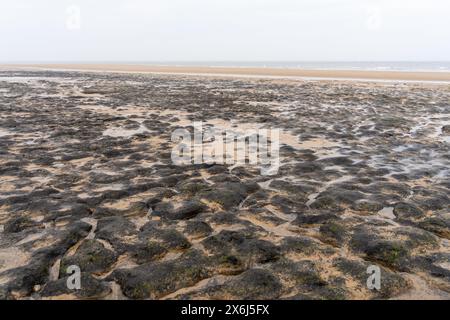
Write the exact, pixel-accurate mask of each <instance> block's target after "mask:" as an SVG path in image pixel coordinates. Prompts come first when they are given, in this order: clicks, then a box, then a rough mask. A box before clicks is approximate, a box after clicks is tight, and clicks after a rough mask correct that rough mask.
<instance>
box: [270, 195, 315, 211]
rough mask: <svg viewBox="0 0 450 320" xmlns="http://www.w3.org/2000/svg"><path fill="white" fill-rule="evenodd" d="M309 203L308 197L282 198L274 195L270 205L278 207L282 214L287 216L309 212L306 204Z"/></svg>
mask: <svg viewBox="0 0 450 320" xmlns="http://www.w3.org/2000/svg"><path fill="white" fill-rule="evenodd" d="M306 202H307V198H306V197H301V196H291V197H290V196H282V195H278V194H277V195H274V196H273V197H272V198H271V199H270V204H272V205H273V206H275V207H277V208H278V209H279V210H280V211H281V212H283V213H285V214H301V213H302V212H304V211H305V210H307V206H306V205H305V203H306Z"/></svg>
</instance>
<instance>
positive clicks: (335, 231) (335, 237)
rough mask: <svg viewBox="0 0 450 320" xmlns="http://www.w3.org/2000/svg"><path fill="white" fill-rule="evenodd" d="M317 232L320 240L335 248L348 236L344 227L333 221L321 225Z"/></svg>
mask: <svg viewBox="0 0 450 320" xmlns="http://www.w3.org/2000/svg"><path fill="white" fill-rule="evenodd" d="M319 230H320V234H321V235H320V237H321V240H322V241H323V242H325V243H329V244H331V245H333V246H335V247H341V246H342V245H343V244H344V240H345V239H346V238H347V235H348V232H347V230H346V228H345V226H343V225H342V224H339V223H336V222H333V221H330V222H327V223H325V224H323V225H321V226H320V229H319Z"/></svg>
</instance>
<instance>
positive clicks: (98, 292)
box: [40, 272, 111, 299]
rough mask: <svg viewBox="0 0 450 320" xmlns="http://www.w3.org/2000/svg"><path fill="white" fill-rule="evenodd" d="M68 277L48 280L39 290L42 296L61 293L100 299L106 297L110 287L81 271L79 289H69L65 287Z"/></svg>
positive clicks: (50, 296)
mask: <svg viewBox="0 0 450 320" xmlns="http://www.w3.org/2000/svg"><path fill="white" fill-rule="evenodd" d="M67 280H68V278H62V279H58V280H56V281H50V282H48V283H47V284H46V285H45V287H44V288H43V289H42V291H41V292H40V295H41V296H42V297H44V298H52V297H55V298H56V297H58V296H62V295H75V296H76V297H77V298H80V299H100V298H103V297H106V296H107V295H108V294H109V293H110V292H111V289H110V288H109V286H108V285H107V284H105V283H104V282H102V281H100V280H97V279H95V278H94V277H92V276H91V275H90V274H89V273H85V272H82V273H81V279H80V284H81V289H79V290H77V289H69V288H68V287H67Z"/></svg>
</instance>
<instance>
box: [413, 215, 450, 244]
mask: <svg viewBox="0 0 450 320" xmlns="http://www.w3.org/2000/svg"><path fill="white" fill-rule="evenodd" d="M417 226H418V227H419V228H421V229H424V230H426V231H429V232H432V233H434V234H436V235H438V236H439V237H441V238H446V239H450V219H445V218H440V217H431V218H426V219H424V220H423V221H420V222H419V223H418V224H417Z"/></svg>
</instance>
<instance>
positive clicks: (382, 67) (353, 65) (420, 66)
mask: <svg viewBox="0 0 450 320" xmlns="http://www.w3.org/2000/svg"><path fill="white" fill-rule="evenodd" d="M129 63H130V62H129ZM133 64H137V62H133ZM139 64H146V65H160V66H198V67H235V68H248V67H259V68H286V69H304V70H362V71H422V72H425V71H432V72H450V61H339V62H337V61H169V62H167V61H148V62H143V63H139Z"/></svg>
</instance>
